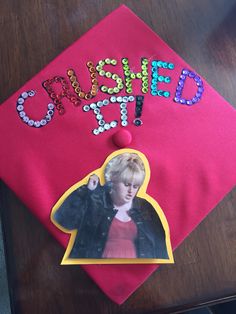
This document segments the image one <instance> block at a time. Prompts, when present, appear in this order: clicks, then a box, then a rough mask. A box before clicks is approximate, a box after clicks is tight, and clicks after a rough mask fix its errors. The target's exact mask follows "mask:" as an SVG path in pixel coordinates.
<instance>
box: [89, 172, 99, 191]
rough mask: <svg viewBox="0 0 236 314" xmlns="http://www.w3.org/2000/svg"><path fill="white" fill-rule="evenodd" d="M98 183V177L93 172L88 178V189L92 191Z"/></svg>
mask: <svg viewBox="0 0 236 314" xmlns="http://www.w3.org/2000/svg"><path fill="white" fill-rule="evenodd" d="M98 183H99V177H98V176H97V175H96V174H93V175H91V177H90V178H89V181H88V185H87V187H88V189H89V190H90V191H93V190H95V189H96V187H97V186H98Z"/></svg>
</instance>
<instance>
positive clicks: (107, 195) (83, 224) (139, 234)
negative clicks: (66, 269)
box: [53, 153, 169, 259]
mask: <svg viewBox="0 0 236 314" xmlns="http://www.w3.org/2000/svg"><path fill="white" fill-rule="evenodd" d="M104 174H105V182H106V184H105V185H104V186H101V185H100V181H99V178H98V176H96V175H92V176H91V177H90V178H89V181H88V184H87V185H84V186H82V187H80V188H78V189H77V190H75V191H74V192H73V193H72V194H70V196H69V197H68V198H67V199H66V200H65V201H64V203H63V204H62V205H61V206H60V207H59V208H58V210H57V211H56V212H55V214H54V217H53V218H54V221H56V222H57V223H58V224H59V225H61V226H63V227H64V228H66V229H69V230H73V229H77V230H78V232H77V235H76V238H75V242H74V245H73V248H72V250H71V253H70V256H69V257H70V258H156V259H168V258H169V257H168V253H167V248H166V239H165V231H164V228H163V226H162V223H161V221H160V218H159V216H158V214H157V212H156V211H155V209H154V208H153V206H152V205H151V204H150V203H149V202H148V201H146V200H145V199H143V198H140V197H137V196H136V195H137V193H138V190H139V188H140V186H141V185H142V184H143V181H144V179H145V167H144V164H143V161H142V159H141V158H140V157H139V155H138V154H135V153H123V154H120V155H117V156H115V157H114V158H112V159H111V161H110V162H109V163H108V164H107V166H106V168H105V173H104Z"/></svg>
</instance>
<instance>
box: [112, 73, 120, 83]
mask: <svg viewBox="0 0 236 314" xmlns="http://www.w3.org/2000/svg"><path fill="white" fill-rule="evenodd" d="M112 78H113V80H115V81H116V80H117V79H118V78H119V76H118V75H117V74H115V73H114V74H112Z"/></svg>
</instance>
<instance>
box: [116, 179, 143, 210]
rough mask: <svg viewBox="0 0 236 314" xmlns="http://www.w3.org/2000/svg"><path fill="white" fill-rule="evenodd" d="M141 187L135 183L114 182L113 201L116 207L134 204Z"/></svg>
mask: <svg viewBox="0 0 236 314" xmlns="http://www.w3.org/2000/svg"><path fill="white" fill-rule="evenodd" d="M139 188H140V185H137V184H135V183H134V182H120V181H117V182H113V185H112V190H113V191H112V199H113V202H114V203H115V204H116V205H118V206H119V205H120V206H121V205H124V204H126V203H130V202H132V200H133V199H134V197H135V196H136V194H137V192H138V189H139Z"/></svg>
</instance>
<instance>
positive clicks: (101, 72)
mask: <svg viewBox="0 0 236 314" xmlns="http://www.w3.org/2000/svg"><path fill="white" fill-rule="evenodd" d="M98 74H99V75H100V76H104V75H105V74H106V72H105V71H104V70H101V71H99V72H98Z"/></svg>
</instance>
